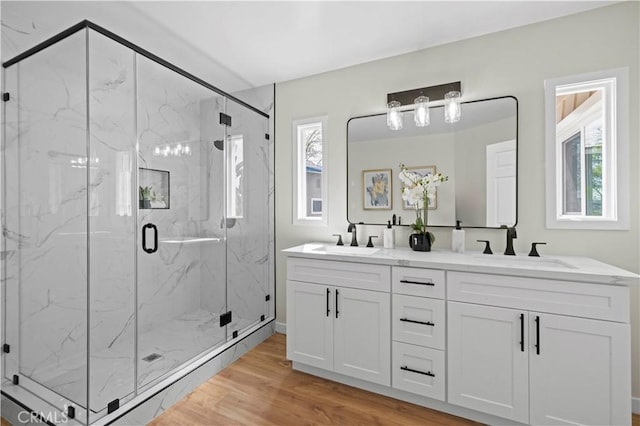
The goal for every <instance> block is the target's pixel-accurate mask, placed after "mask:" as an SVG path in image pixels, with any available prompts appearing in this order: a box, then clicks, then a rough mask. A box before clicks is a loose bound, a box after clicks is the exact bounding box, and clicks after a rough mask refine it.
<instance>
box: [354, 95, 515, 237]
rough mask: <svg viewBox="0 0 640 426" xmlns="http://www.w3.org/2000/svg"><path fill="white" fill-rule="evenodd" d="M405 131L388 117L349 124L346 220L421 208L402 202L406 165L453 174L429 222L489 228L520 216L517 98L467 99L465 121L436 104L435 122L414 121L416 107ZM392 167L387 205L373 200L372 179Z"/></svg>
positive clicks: (384, 217) (407, 114)
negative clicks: (448, 119)
mask: <svg viewBox="0 0 640 426" xmlns="http://www.w3.org/2000/svg"><path fill="white" fill-rule="evenodd" d="M402 114H403V115H404V117H403V121H404V122H405V123H407V125H405V126H404V128H403V129H401V130H396V131H392V130H389V128H388V127H387V122H386V116H385V114H376V115H371V116H364V117H354V118H352V119H350V120H349V122H348V124H347V218H348V220H349V221H350V222H355V223H360V222H362V223H366V224H386V223H387V221H388V220H391V219H392V216H393V215H394V214H395V215H396V217H402V224H403V225H408V224H411V223H413V222H414V221H415V210H414V209H413V208H411V207H410V206H407V205H406V203H405V202H404V201H403V200H402V197H401V183H400V180H399V179H398V173H399V172H400V168H399V164H401V163H402V164H405V165H406V166H407V167H408V168H416V169H417V170H426V171H435V172H439V173H442V174H444V175H446V176H449V181H448V182H446V183H443V184H442V185H440V186H439V187H438V189H437V194H436V197H435V199H434V202H433V203H432V204H431V205H430V207H429V224H428V225H429V226H455V223H456V220H460V221H462V222H463V226H464V227H474V228H484V227H500V226H501V225H507V226H514V225H515V224H516V221H517V190H516V188H517V144H518V101H517V99H516V98H514V97H511V96H506V97H501V98H493V99H485V100H479V101H472V102H464V103H462V113H461V117H462V118H461V120H460V121H458V122H457V123H452V124H450V123H445V121H444V108H443V107H434V108H431V110H430V114H431V120H430V121H431V124H430V125H429V126H427V127H416V126H414V125H413V110H408V111H403V112H402ZM380 170H384V171H386V170H389V173H390V179H388V186H387V188H386V191H387V193H386V194H385V196H386V197H388V200H389V201H388V203H387V204H385V205H384V206H381V205H379V206H377V208H374V209H372V208H371V206H370V205H368V204H367V194H368V192H367V187H371V186H372V183H371V182H369V181H368V180H366V179H367V177H368V176H370V175H371V174H372V173H373V172H374V171H378V172H379V171H380Z"/></svg>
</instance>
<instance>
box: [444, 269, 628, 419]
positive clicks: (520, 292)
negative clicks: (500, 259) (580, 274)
mask: <svg viewBox="0 0 640 426" xmlns="http://www.w3.org/2000/svg"><path fill="white" fill-rule="evenodd" d="M448 285H449V302H448V303H447V308H448V316H447V325H448V348H447V349H448V352H447V354H448V401H449V402H450V403H452V404H457V405H460V406H464V407H467V408H472V409H475V410H478V411H481V412H485V413H489V414H494V415H496V416H499V417H504V418H506V419H510V420H515V421H518V422H522V423H529V424H535V425H558V424H567V425H568V424H593V425H603V424H615V425H618V424H620V425H622V424H629V423H630V422H631V399H630V397H629V395H630V376H631V371H630V352H631V348H630V344H629V325H628V324H627V323H624V322H622V321H623V320H624V315H625V310H624V309H623V308H622V305H623V302H624V300H625V299H626V300H627V301H628V294H627V292H628V289H627V288H625V287H615V286H603V285H597V284H584V283H577V282H569V281H555V280H542V279H532V278H519V277H509V276H497V275H495V276H494V275H490V274H473V273H459V272H451V273H450V274H449V276H448ZM455 300H460V301H461V302H460V301H455ZM488 304H491V305H495V304H499V305H501V306H491V305H488ZM502 306H508V307H502ZM615 307H619V308H620V309H621V311H620V312H616V311H615V310H614V308H615ZM534 309H535V310H534ZM567 312H570V313H573V314H576V315H580V316H582V317H578V316H569V315H562V314H564V313H567ZM627 314H628V311H627ZM584 317H591V318H584ZM594 318H595V319H594Z"/></svg>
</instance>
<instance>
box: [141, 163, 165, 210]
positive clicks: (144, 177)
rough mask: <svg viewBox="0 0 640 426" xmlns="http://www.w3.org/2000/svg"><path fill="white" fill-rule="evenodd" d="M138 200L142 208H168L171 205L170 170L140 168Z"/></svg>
mask: <svg viewBox="0 0 640 426" xmlns="http://www.w3.org/2000/svg"><path fill="white" fill-rule="evenodd" d="M138 183H139V186H140V188H139V190H138V201H139V205H140V208H141V209H168V208H169V205H170V201H171V200H170V193H169V172H168V171H166V170H155V169H144V168H142V167H140V168H139V169H138Z"/></svg>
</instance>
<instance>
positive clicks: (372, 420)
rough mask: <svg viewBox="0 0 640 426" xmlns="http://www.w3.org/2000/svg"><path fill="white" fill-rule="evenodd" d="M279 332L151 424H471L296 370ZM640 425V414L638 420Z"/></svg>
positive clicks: (636, 416)
mask: <svg viewBox="0 0 640 426" xmlns="http://www.w3.org/2000/svg"><path fill="white" fill-rule="evenodd" d="M285 342H286V339H285V336H284V335H283V334H276V335H274V336H272V337H270V338H269V339H267V340H266V341H264V342H263V343H262V344H260V345H259V346H257V347H256V348H255V349H253V350H252V351H250V352H249V353H247V354H245V355H244V356H243V357H242V358H240V359H239V360H238V361H236V362H234V363H233V364H231V365H230V366H229V367H227V368H226V369H224V370H223V371H222V372H220V373H219V374H218V375H216V376H214V377H212V378H211V379H209V380H208V381H207V382H206V383H204V384H203V385H202V386H200V387H198V388H197V389H196V390H194V391H193V392H192V393H190V394H189V395H187V396H186V397H185V398H184V399H183V400H182V401H180V402H178V403H177V404H175V405H174V406H173V407H171V408H170V409H168V410H167V411H165V412H164V413H163V414H162V415H160V416H159V417H158V418H156V419H155V420H154V421H153V422H151V423H150V425H151V426H165V425H166V426H176V425H207V426H208V425H212V426H213V425H225V426H226V425H240V424H241V425H279V426H286V425H306V424H318V425H421V426H422V425H424V426H428V425H471V424H477V423H474V422H472V421H469V420H465V419H462V418H460V417H455V416H450V415H448V414H444V413H440V412H438V411H434V410H430V409H428V408H424V407H419V406H417V405H413V404H409V403H406V402H402V401H398V400H395V399H392V398H387V397H385V396H382V395H376V394H373V393H370V392H367V391H363V390H360V389H356V388H353V387H350V386H346V385H342V384H340V383H335V382H332V381H329V380H325V379H321V378H318V377H315V376H311V375H308V374H305V373H301V372H299V371H294V370H292V369H291V362H289V361H287V360H286V358H285ZM632 426H640V415H639V414H634V415H633V425H632Z"/></svg>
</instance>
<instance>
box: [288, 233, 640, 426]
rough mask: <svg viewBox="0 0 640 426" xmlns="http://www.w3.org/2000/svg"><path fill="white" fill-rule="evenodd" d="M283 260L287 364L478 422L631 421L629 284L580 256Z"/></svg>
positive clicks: (370, 255) (316, 252)
mask: <svg viewBox="0 0 640 426" xmlns="http://www.w3.org/2000/svg"><path fill="white" fill-rule="evenodd" d="M285 252H286V253H287V254H288V256H289V257H288V259H287V357H288V358H289V359H290V360H292V361H293V368H295V369H298V370H300V371H304V372H307V373H310V374H315V375H318V376H321V377H325V378H328V379H331V380H336V381H340V382H342V383H346V384H349V385H352V386H356V387H359V388H362V389H367V390H369V391H372V392H377V393H381V394H384V395H387V396H391V397H394V398H398V399H402V400H405V401H410V402H412V403H415V404H420V405H423V406H425V407H430V408H433V409H436V410H440V411H445V412H448V413H451V414H454V415H458V416H462V417H466V418H470V419H473V420H476V421H480V422H482V423H486V424H506V423H513V422H518V423H523V424H531V425H562V424H565V425H576V424H584V425H631V347H630V346H631V334H630V325H629V319H630V303H629V302H630V296H629V293H630V288H629V286H631V285H637V284H638V283H639V281H640V280H639V279H638V278H639V277H638V275H636V274H633V273H630V272H628V271H624V270H622V269H619V268H616V267H613V266H610V265H606V264H603V263H601V262H598V261H596V260H593V259H588V258H579V257H575V258H572V257H561V256H557V257H550V256H549V257H545V258H541V259H535V258H534V259H531V258H527V257H526V256H517V257H516V256H488V257H487V255H482V254H479V253H465V254H459V253H451V252H447V251H433V252H430V253H420V252H413V251H411V250H408V249H402V248H398V249H393V250H386V249H377V250H375V251H371V250H370V249H365V248H362V249H358V248H353V247H343V248H341V247H336V246H328V245H325V244H319V243H312V244H305V245H303V246H298V247H293V248H291V249H287V250H285ZM359 253H360V254H359ZM380 385H382V386H380Z"/></svg>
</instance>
